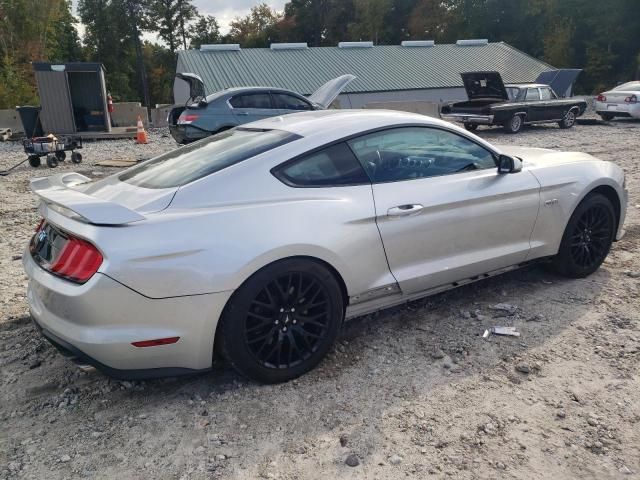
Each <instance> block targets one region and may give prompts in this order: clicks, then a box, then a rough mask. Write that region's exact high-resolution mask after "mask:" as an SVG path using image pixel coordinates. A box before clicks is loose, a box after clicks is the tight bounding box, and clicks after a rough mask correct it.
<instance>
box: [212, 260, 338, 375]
mask: <svg viewBox="0 0 640 480" xmlns="http://www.w3.org/2000/svg"><path fill="white" fill-rule="evenodd" d="M343 315H344V305H343V303H342V294H341V290H340V287H339V285H338V283H337V281H336V279H335V278H334V277H333V275H332V274H331V273H330V272H329V271H328V270H327V269H326V268H325V267H324V266H322V265H321V264H318V263H315V262H312V261H307V260H298V259H290V260H283V261H280V262H276V263H275V264H272V265H270V266H267V267H265V268H264V269H263V270H261V271H259V272H258V273H256V274H255V275H254V276H252V277H251V278H250V279H249V280H247V282H245V284H243V285H242V287H240V289H238V291H237V292H236V294H234V296H233V297H232V299H231V300H230V302H229V305H227V307H226V308H225V312H224V313H223V318H222V320H221V322H222V324H221V327H220V330H219V333H218V335H219V341H220V344H221V349H222V353H223V355H224V357H225V358H226V359H227V360H228V361H229V362H230V363H231V364H232V365H233V367H234V368H235V369H236V370H238V371H239V372H240V373H241V374H243V375H245V376H247V377H249V378H251V379H254V380H257V381H260V382H264V383H276V382H283V381H287V380H290V379H292V378H295V377H298V376H299V375H302V374H303V373H305V372H307V371H308V370H310V369H311V368H313V367H314V366H315V365H317V364H318V363H319V362H320V360H322V358H323V357H324V356H325V355H326V354H327V352H328V351H329V348H330V347H331V345H332V344H333V342H334V340H335V338H336V336H337V333H338V330H339V327H340V324H341V323H342V318H343Z"/></svg>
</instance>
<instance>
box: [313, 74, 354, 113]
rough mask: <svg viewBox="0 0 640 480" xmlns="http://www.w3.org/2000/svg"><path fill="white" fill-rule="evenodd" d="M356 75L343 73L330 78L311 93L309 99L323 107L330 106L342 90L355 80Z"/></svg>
mask: <svg viewBox="0 0 640 480" xmlns="http://www.w3.org/2000/svg"><path fill="white" fill-rule="evenodd" d="M355 78H356V77H355V75H342V76H340V77H337V78H334V79H333V80H329V81H328V82H327V83H325V84H324V85H322V86H321V87H320V88H319V89H317V90H316V91H315V92H313V93H312V94H311V95H309V97H308V98H309V100H311V101H312V102H313V103H315V104H317V105H320V106H321V107H322V108H329V105H331V102H333V101H334V100H335V99H336V97H337V96H338V95H340V92H342V90H344V87H346V86H347V85H348V84H349V83H350V82H352V81H353V80H355Z"/></svg>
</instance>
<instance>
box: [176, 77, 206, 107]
mask: <svg viewBox="0 0 640 480" xmlns="http://www.w3.org/2000/svg"><path fill="white" fill-rule="evenodd" d="M176 78H179V79H180V80H184V81H185V82H187V84H188V85H189V100H187V103H189V102H190V101H192V102H195V101H197V100H199V99H201V98H204V97H205V95H204V82H203V81H202V78H201V77H200V75H196V74H195V73H176Z"/></svg>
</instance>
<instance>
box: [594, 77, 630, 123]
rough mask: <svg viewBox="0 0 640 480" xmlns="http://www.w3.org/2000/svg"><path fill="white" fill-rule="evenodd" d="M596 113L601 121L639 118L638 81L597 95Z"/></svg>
mask: <svg viewBox="0 0 640 480" xmlns="http://www.w3.org/2000/svg"><path fill="white" fill-rule="evenodd" d="M596 113H597V114H598V115H600V117H602V119H603V120H613V119H614V118H615V117H627V118H629V117H630V118H640V81H635V82H627V83H623V84H622V85H618V86H617V87H616V88H613V89H611V90H609V91H607V92H603V93H601V94H600V95H598V96H597V97H596Z"/></svg>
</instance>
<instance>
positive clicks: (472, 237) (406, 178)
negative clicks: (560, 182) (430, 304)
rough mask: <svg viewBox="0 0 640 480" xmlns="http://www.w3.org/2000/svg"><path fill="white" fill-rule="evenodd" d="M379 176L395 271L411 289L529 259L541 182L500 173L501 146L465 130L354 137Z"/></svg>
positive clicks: (375, 178)
mask: <svg viewBox="0 0 640 480" xmlns="http://www.w3.org/2000/svg"><path fill="white" fill-rule="evenodd" d="M349 145H350V147H351V148H352V150H353V151H354V153H355V154H356V156H357V157H358V159H359V160H360V161H361V162H362V164H363V167H364V168H365V170H366V171H367V173H368V174H369V175H370V177H371V179H372V183H373V186H372V188H373V194H374V200H375V209H376V220H377V225H378V228H379V231H380V235H381V238H382V242H383V244H384V248H385V252H386V254H387V259H388V262H389V267H390V269H391V272H392V273H393V275H394V276H395V278H396V280H397V281H398V283H399V285H400V287H401V289H402V291H403V292H404V293H406V294H411V293H416V292H421V291H424V290H428V289H431V288H435V287H439V286H442V285H447V284H450V283H452V282H456V281H459V280H463V279H467V278H471V277H474V276H477V275H481V274H484V273H486V272H490V271H493V270H497V269H500V268H503V267H507V266H510V265H514V264H517V263H519V262H522V261H524V260H525V258H526V256H527V253H528V252H529V249H530V244H529V237H530V235H531V232H532V229H533V226H534V223H535V220H536V217H537V214H538V206H539V197H540V185H539V183H538V181H537V180H536V179H535V177H534V176H533V175H532V174H531V173H530V172H528V171H526V170H525V171H521V172H519V173H513V174H498V172H497V168H496V166H495V154H494V153H493V152H490V151H489V150H487V149H486V148H485V147H484V146H482V145H480V144H479V143H477V142H475V141H474V140H473V139H471V138H469V137H467V136H464V135H462V134H460V133H458V132H453V131H449V130H447V129H441V128H435V127H401V128H392V129H388V130H384V131H379V132H375V133H371V134H368V135H365V136H362V137H358V138H356V139H352V140H350V141H349Z"/></svg>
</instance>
